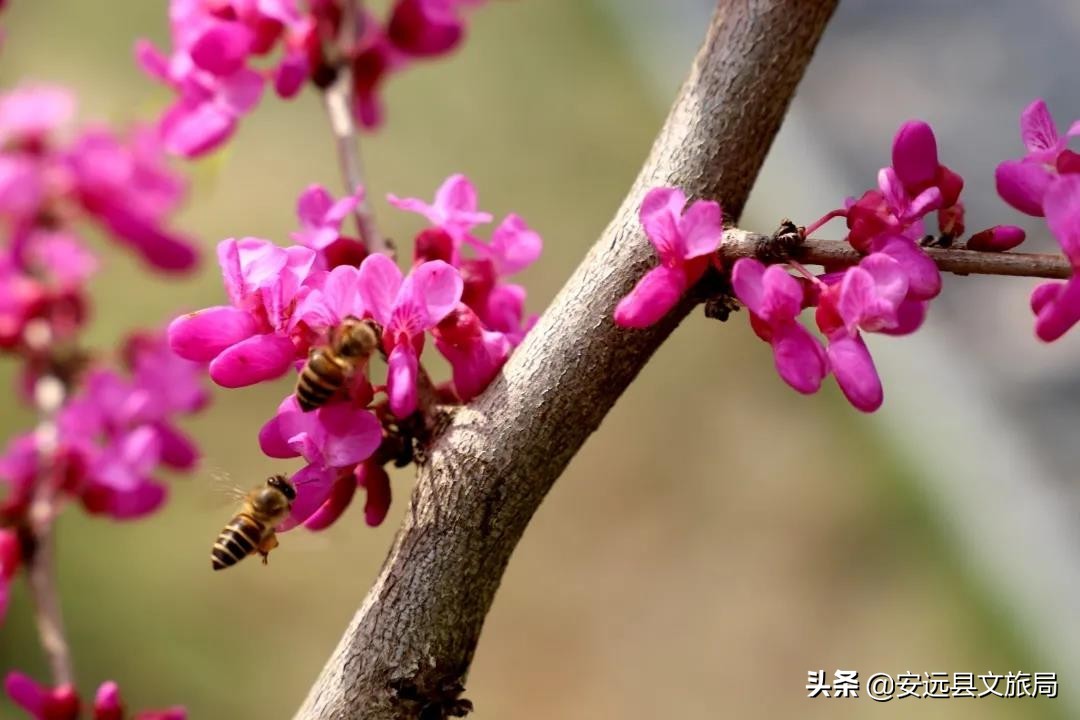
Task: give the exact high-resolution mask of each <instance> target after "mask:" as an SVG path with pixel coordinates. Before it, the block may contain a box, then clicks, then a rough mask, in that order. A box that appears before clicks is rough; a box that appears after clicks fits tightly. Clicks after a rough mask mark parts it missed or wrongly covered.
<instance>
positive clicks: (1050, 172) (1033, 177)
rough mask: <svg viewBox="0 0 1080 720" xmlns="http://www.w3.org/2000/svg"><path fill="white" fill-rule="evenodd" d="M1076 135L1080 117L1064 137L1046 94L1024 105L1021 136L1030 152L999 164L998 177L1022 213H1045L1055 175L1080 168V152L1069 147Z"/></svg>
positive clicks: (1003, 192) (1000, 187) (1005, 196)
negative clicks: (1044, 205)
mask: <svg viewBox="0 0 1080 720" xmlns="http://www.w3.org/2000/svg"><path fill="white" fill-rule="evenodd" d="M1076 135H1080V120H1077V121H1075V122H1073V124H1072V125H1071V126H1070V127H1069V129H1068V130H1067V131H1066V133H1065V136H1064V137H1062V136H1061V135H1059V134H1058V130H1057V125H1056V124H1055V123H1054V118H1053V117H1052V116H1051V115H1050V110H1049V109H1048V108H1047V107H1046V102H1045V101H1044V100H1043V99H1042V98H1039V99H1037V100H1035V101H1034V102H1032V103H1031V104H1030V105H1028V106H1027V107H1026V108H1024V111H1023V112H1022V113H1021V114H1020V137H1021V139H1022V140H1023V142H1024V147H1025V149H1026V150H1027V153H1026V154H1025V155H1024V157H1022V158H1020V159H1019V160H1006V161H1005V162H1003V163H1001V164H1000V165H998V167H997V170H996V171H995V180H996V181H997V191H998V194H999V195H1000V196H1001V199H1002V200H1004V201H1005V202H1007V203H1008V204H1009V205H1012V206H1013V207H1014V208H1016V209H1017V210H1019V211H1020V212H1022V213H1026V214H1028V215H1034V216H1035V217H1041V216H1042V215H1043V198H1044V197H1045V195H1046V193H1047V190H1048V189H1049V188H1050V184H1051V183H1052V182H1053V180H1054V178H1055V177H1057V176H1058V175H1059V174H1072V173H1076V172H1080V155H1077V154H1076V153H1074V152H1073V151H1071V150H1069V149H1068V147H1067V145H1068V142H1069V138H1070V137H1075V136H1076Z"/></svg>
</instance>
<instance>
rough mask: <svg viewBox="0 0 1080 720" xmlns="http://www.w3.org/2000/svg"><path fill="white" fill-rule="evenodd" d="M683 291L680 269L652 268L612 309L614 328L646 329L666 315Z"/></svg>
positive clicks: (683, 285)
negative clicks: (613, 311) (616, 326)
mask: <svg viewBox="0 0 1080 720" xmlns="http://www.w3.org/2000/svg"><path fill="white" fill-rule="evenodd" d="M685 291H686V273H685V272H684V271H683V269H682V268H681V267H675V268H672V267H668V266H666V265H661V266H660V267H655V268H653V269H652V270H650V271H649V272H647V273H645V275H644V277H642V278H641V280H639V281H638V283H637V285H635V286H634V289H633V290H631V291H630V292H629V293H628V294H627V295H626V297H624V298H623V299H622V300H620V301H619V304H618V305H616V306H615V324H616V325H619V326H620V327H625V328H645V327H649V326H650V325H653V324H655V323H656V322H658V321H659V320H660V319H661V318H662V317H664V315H667V313H668V311H670V310H671V309H672V308H673V307H675V305H676V304H677V303H678V302H679V299H680V298H682V295H683V293H684V292H685Z"/></svg>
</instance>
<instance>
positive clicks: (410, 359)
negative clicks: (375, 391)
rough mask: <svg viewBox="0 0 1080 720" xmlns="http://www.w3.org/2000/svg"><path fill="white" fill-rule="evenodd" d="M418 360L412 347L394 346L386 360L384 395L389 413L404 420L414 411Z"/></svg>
mask: <svg viewBox="0 0 1080 720" xmlns="http://www.w3.org/2000/svg"><path fill="white" fill-rule="evenodd" d="M418 369H419V359H418V358H417V357H416V351H415V350H413V347H412V345H410V344H408V343H404V344H401V345H396V346H394V349H393V351H391V353H390V357H389V358H388V359H387V370H386V394H387V395H388V396H389V400H390V411H391V412H392V413H394V415H396V416H397V417H399V418H406V417H408V416H410V415H412V414H413V412H415V411H416V403H417V397H416V377H417V372H418Z"/></svg>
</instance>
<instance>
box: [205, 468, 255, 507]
mask: <svg viewBox="0 0 1080 720" xmlns="http://www.w3.org/2000/svg"><path fill="white" fill-rule="evenodd" d="M210 487H211V489H212V492H213V494H214V497H215V499H216V500H217V503H216V504H221V505H224V504H230V505H236V504H238V503H240V502H243V500H244V498H245V497H246V496H247V494H248V491H247V490H245V489H244V488H242V487H240V486H239V485H237V484H236V481H235V480H234V478H233V477H232V475H230V474H229V473H228V472H227V471H225V470H211V471H210Z"/></svg>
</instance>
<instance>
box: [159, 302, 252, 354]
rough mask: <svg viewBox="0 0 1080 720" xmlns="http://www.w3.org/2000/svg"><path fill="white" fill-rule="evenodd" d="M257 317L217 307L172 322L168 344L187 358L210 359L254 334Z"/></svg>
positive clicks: (229, 308) (232, 308)
mask: <svg viewBox="0 0 1080 720" xmlns="http://www.w3.org/2000/svg"><path fill="white" fill-rule="evenodd" d="M255 330H256V326H255V320H254V319H253V318H252V317H251V315H250V314H249V313H247V312H245V311H243V310H240V309H238V308H234V307H227V306H222V305H219V306H216V307H209V308H205V309H203V310H196V311H195V312H193V313H188V314H187V315H181V316H180V317H178V318H176V319H175V320H173V321H172V322H171V323H169V330H168V336H169V347H170V348H172V350H173V352H175V353H176V354H177V355H179V356H180V357H182V358H185V359H187V360H194V361H195V362H209V361H211V360H213V359H214V358H215V357H217V356H218V354H219V353H221V352H222V351H223V350H225V349H226V348H228V347H229V346H231V345H235V344H236V343H238V342H241V341H242V340H244V339H246V338H249V337H251V336H252V335H254V334H255Z"/></svg>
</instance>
